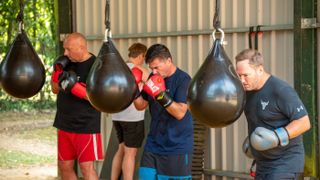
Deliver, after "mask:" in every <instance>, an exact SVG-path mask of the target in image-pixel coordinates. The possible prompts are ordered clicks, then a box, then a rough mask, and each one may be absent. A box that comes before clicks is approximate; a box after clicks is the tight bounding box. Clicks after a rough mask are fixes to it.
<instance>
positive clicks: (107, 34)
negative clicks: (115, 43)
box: [103, 29, 112, 42]
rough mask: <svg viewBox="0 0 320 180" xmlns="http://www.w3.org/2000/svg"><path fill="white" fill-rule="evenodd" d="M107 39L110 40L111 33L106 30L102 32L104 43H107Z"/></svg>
mask: <svg viewBox="0 0 320 180" xmlns="http://www.w3.org/2000/svg"><path fill="white" fill-rule="evenodd" d="M108 37H109V38H111V37H112V33H111V30H109V29H106V30H105V31H104V40H103V41H104V42H108Z"/></svg>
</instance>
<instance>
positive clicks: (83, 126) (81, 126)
mask: <svg viewBox="0 0 320 180" xmlns="http://www.w3.org/2000/svg"><path fill="white" fill-rule="evenodd" d="M94 61H95V56H94V55H92V56H91V58H90V59H88V60H86V61H84V62H80V63H73V62H70V63H69V64H68V66H67V67H66V68H65V69H64V70H65V71H69V70H72V71H74V72H75V73H76V74H77V76H78V82H82V83H86V79H87V77H88V74H89V71H90V68H91V66H92V64H93V63H94ZM100 117H101V113H100V112H99V111H97V110H96V109H95V108H94V107H92V105H91V104H90V102H89V101H87V100H85V99H80V98H79V97H77V96H75V95H73V94H72V93H70V92H63V91H59V93H58V97H57V113H56V117H55V120H54V123H53V126H54V127H56V128H58V129H61V130H64V131H68V132H74V133H99V132H100Z"/></svg>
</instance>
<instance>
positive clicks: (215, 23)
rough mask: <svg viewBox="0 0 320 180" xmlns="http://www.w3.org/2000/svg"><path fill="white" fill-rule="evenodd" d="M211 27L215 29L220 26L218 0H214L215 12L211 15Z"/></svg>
mask: <svg viewBox="0 0 320 180" xmlns="http://www.w3.org/2000/svg"><path fill="white" fill-rule="evenodd" d="M213 27H214V28H215V29H219V28H221V23H220V0H216V8H215V13H214V17H213Z"/></svg>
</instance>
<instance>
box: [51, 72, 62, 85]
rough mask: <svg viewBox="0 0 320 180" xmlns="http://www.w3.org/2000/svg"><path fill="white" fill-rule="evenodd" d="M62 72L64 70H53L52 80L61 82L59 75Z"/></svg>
mask: <svg viewBox="0 0 320 180" xmlns="http://www.w3.org/2000/svg"><path fill="white" fill-rule="evenodd" d="M62 72H63V71H62V70H57V71H53V72H52V75H51V80H52V81H53V82H54V83H58V82H59V76H60V74H61V73H62Z"/></svg>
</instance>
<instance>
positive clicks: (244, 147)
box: [242, 136, 253, 159]
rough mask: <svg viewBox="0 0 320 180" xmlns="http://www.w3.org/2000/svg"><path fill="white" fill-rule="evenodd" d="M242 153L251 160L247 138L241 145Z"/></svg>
mask: <svg viewBox="0 0 320 180" xmlns="http://www.w3.org/2000/svg"><path fill="white" fill-rule="evenodd" d="M242 151H243V153H244V154H245V155H246V156H247V157H248V158H250V159H253V155H252V152H251V147H250V140H249V136H247V137H246V139H245V140H244V141H243V143H242Z"/></svg>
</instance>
